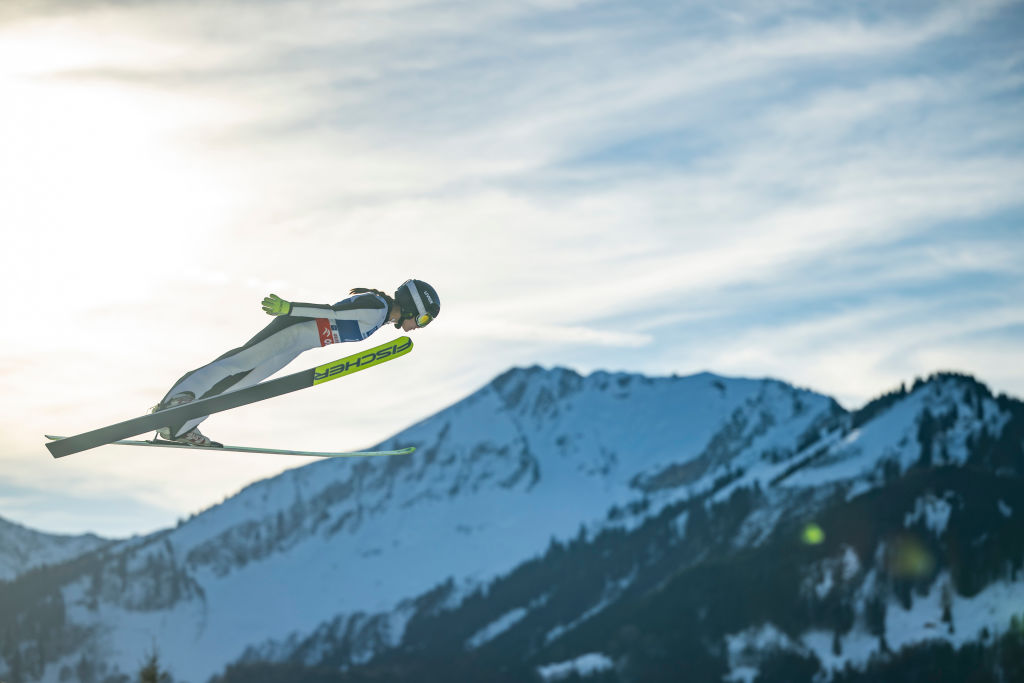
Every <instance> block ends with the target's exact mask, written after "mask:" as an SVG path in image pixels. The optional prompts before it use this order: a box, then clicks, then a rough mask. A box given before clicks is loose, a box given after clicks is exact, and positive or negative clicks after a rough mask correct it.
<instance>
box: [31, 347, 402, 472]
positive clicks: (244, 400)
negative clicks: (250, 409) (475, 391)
mask: <svg viewBox="0 0 1024 683" xmlns="http://www.w3.org/2000/svg"><path fill="white" fill-rule="evenodd" d="M410 351H412V340H411V339H409V337H399V338H398V339H395V340H394V341H390V342H388V343H386V344H381V345H380V346H375V347H373V348H372V349H367V350H366V351H361V352H359V353H355V354H352V355H351V356H346V357H344V358H339V359H338V360H336V361H332V362H330V363H326V364H324V365H318V366H317V367H315V368H310V369H308V370H303V371H301V372H296V373H294V374H291V375H286V376H284V377H280V378H278V379H272V380H268V381H266V382H260V383H259V384H256V385H254V386H251V387H246V388H245V389H239V390H237V391H229V392H226V393H223V394H220V395H218V396H211V397H210V398H201V399H197V400H195V401H192V402H191V403H185V404H184V405H180V406H175V407H174V408H168V409H167V410H162V411H160V412H158V413H151V414H149V415H143V416H142V417H136V418H133V419H131V420H125V421H124V422H118V423H117V424H112V425H108V426H106V427H100V428H99V429H94V430H92V431H88V432H82V433H81V434H76V435H75V436H69V437H67V438H64V439H59V440H56V441H51V442H49V443H48V444H46V448H47V449H48V450H49V451H50V454H51V455H52V456H53V457H55V458H62V457H64V456H65V455H71V454H72V453H78V452H80V451H85V450H89V449H90V448H96V447H97V446H103V445H105V444H108V443H113V442H114V441H120V440H122V439H128V438H130V437H133V436H138V435H139V434H143V433H145V432H155V431H157V430H158V429H161V428H163V427H170V426H172V425H174V424H182V423H184V422H185V421H187V420H191V419H192V418H195V417H203V416H206V415H212V414H213V413H219V412H223V411H225V410H231V409H232V408H238V407H239V406H244V405H248V404H250V403H256V402H257V401H262V400H264V399H268V398H273V397H274V396H281V395H282V394H287V393H289V392H292V391H298V390H299V389H306V388H307V387H312V386H316V385H317V384H323V383H324V382H329V381H331V380H332V379H337V378H339V377H344V376H346V375H351V374H352V373H355V372H359V371H360V370H365V369H366V368H370V367H373V366H375V365H380V364H381V363H385V362H387V361H389V360H392V359H393V358H398V357H399V356H404V355H405V354H407V353H409V352H410Z"/></svg>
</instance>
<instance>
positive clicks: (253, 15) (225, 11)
mask: <svg viewBox="0 0 1024 683" xmlns="http://www.w3.org/2000/svg"><path fill="white" fill-rule="evenodd" d="M1021 35H1024V3H1022V2H1019V1H1018V2H1010V1H1008V0H941V1H938V2H935V1H933V2H919V1H916V0H910V1H904V2H866V1H854V2H844V3H821V2H815V1H813V0H807V1H804V0H756V1H755V0H732V1H728V0H727V1H725V2H720V3H706V2H687V1H682V2H653V1H652V2H645V3H635V2H627V1H626V0H613V1H588V0H493V1H488V2H477V1H469V0H466V1H463V0H345V1H340V2H334V1H317V0H279V1H276V0H273V1H272V0H267V1H264V2H234V1H229V0H210V1H208V2H137V3H127V2H100V1H96V0H82V1H74V2H71V1H58V0H50V1H47V0H36V1H18V0H15V1H13V2H5V3H3V4H2V5H0V103H2V106H0V226H2V229H3V235H4V242H3V249H2V250H0V286H2V290H0V291H2V292H3V294H4V299H3V300H4V309H5V311H4V312H5V322H4V324H3V326H2V328H0V343H2V349H3V353H2V355H0V516H2V517H4V518H7V519H9V520H12V521H16V522H19V523H22V524H25V525H27V526H30V527H32V528H37V529H41V530H44V531H49V532H53V533H84V532H93V533H97V534H100V535H103V536H107V537H116V538H121V537H127V536H130V535H133V534H143V533H149V532H151V531H155V530H158V529H161V528H166V527H169V526H173V525H174V524H175V523H176V522H177V521H178V520H179V519H183V518H186V517H188V516H189V515H191V514H194V513H196V512H199V511H201V510H202V509H204V508H206V507H209V506H210V505H213V504H216V503H219V502H220V501H222V500H224V499H225V498H227V497H230V496H231V495H233V494H234V493H236V492H237V491H238V490H240V489H241V488H242V487H244V486H246V485H247V484H249V483H252V482H254V481H257V480H260V479H263V478H266V477H268V476H273V475H274V474H276V473H279V472H281V471H282V470H284V469H285V468H289V467H296V466H302V465H304V464H307V463H308V460H306V459H303V458H292V459H288V458H281V457H275V456H261V455H257V456H253V455H248V454H227V453H225V454H211V453H207V452H201V453H180V452H178V451H170V452H164V450H163V449H132V448H126V447H123V446H105V447H102V448H99V449H95V450H92V451H87V452H83V453H79V454H75V455H73V456H68V457H66V458H62V459H59V460H54V459H52V458H51V457H50V455H49V453H48V451H46V449H45V448H44V445H43V444H44V438H43V434H47V433H60V434H76V433H79V432H83V431H87V430H89V429H93V428H96V427H99V426H103V425H106V424H110V423H113V422H119V421H121V420H124V419H128V418H131V417H135V416H138V415H141V414H143V413H144V412H146V410H147V409H148V408H149V407H150V406H152V405H153V404H154V403H156V402H157V401H158V400H159V399H160V398H161V396H162V395H163V394H164V392H165V391H166V390H167V389H168V388H170V386H171V384H172V383H173V382H174V381H175V380H176V379H177V378H178V377H179V376H181V375H182V374H184V373H185V372H186V371H188V370H191V369H193V368H196V367H198V366H200V365H203V364H204V363H206V362H208V361H210V360H213V359H214V358H216V357H217V356H219V355H221V354H222V353H224V352H225V351H227V350H229V349H232V348H235V347H237V346H240V345H241V344H243V343H244V342H245V341H246V340H248V339H249V338H250V337H252V336H253V335H255V334H256V333H257V332H258V331H259V330H261V329H262V328H263V326H264V325H266V324H267V323H268V322H269V321H270V319H269V318H268V317H267V316H266V315H265V314H264V313H263V312H262V311H261V310H260V301H261V300H262V298H263V297H264V296H265V295H266V294H268V293H270V292H274V293H276V294H278V295H280V296H282V297H283V298H285V299H287V300H293V301H309V302H319V303H334V302H335V301H338V300H340V299H342V298H344V297H345V296H347V295H348V290H349V289H351V288H352V287H360V286H361V287H375V288H380V289H384V290H388V291H393V290H394V289H395V288H396V287H397V286H398V285H399V284H400V283H402V282H403V281H404V280H405V279H407V278H409V277H416V278H420V279H423V280H426V281H428V282H430V283H431V284H432V285H434V286H435V287H436V288H437V290H438V292H439V294H440V297H441V301H442V309H441V314H440V316H439V317H438V319H437V321H436V322H435V323H434V324H433V325H431V326H430V327H429V328H427V329H424V330H417V331H415V332H413V333H412V334H413V339H414V341H415V344H416V347H415V350H414V352H413V353H412V354H411V355H409V356H408V357H404V358H402V359H398V360H396V361H395V362H392V363H388V364H385V365H383V366H380V367H379V368H374V369H372V370H370V371H367V372H364V373H360V374H358V375H353V376H351V377H348V378H345V379H344V380H341V381H337V382H331V383H329V384H325V385H323V386H321V387H317V388H315V389H311V390H308V391H302V392H297V393H295V394H290V395H288V396H284V397H281V398H277V399H273V400H271V401H265V402H263V403H261V404H257V405H253V406H248V407H245V408H240V409H237V410H234V411H231V412H229V413H221V414H218V415H216V416H213V417H211V418H210V419H209V420H207V421H206V422H205V423H204V425H203V428H202V429H203V432H204V433H205V434H207V435H209V436H211V437H212V438H214V439H216V440H219V441H222V442H225V443H231V444H238V445H256V446H268V447H277V448H292V449H311V450H333V449H341V450H351V449H361V448H366V447H369V446H372V445H374V444H376V443H378V442H380V441H382V440H384V439H386V438H387V437H389V436H391V435H392V434H394V433H396V432H398V431H400V430H401V429H404V428H405V427H407V426H409V425H411V424H414V423H415V422H417V421H419V420H422V419H424V418H426V417H429V416H430V415H432V414H434V413H435V412H437V411H438V410H441V409H443V408H445V407H447V406H449V405H451V404H452V403H454V402H456V401H458V400H460V399H461V398H463V397H465V396H466V395H468V394H470V393H472V392H473V391H475V390H477V389H479V388H481V387H482V386H484V385H486V384H487V382H489V381H490V380H491V379H492V378H493V377H494V376H496V375H498V374H500V373H501V372H503V371H505V370H507V369H508V368H509V367H513V366H529V365H534V364H538V365H541V366H544V367H554V366H564V367H569V368H572V369H574V370H577V371H578V372H580V373H583V374H586V373H589V372H593V371H596V370H607V371H616V372H618V371H622V372H637V373H644V374H648V375H652V376H663V375H671V374H679V375H686V374H691V373H696V372H701V371H711V372H716V373H719V374H723V375H729V376H745V377H774V378H778V379H781V380H784V381H787V382H790V383H793V384H796V385H798V386H801V387H807V388H810V389H813V390H815V391H819V392H822V393H824V394H828V395H830V396H833V397H835V398H836V399H837V400H838V401H839V402H840V403H841V404H843V405H844V406H845V407H847V408H851V409H852V408H856V407H859V406H860V405H863V404H864V403H865V402H867V401H868V400H870V399H871V398H873V397H875V396H877V395H879V394H882V393H884V392H886V391H888V390H891V389H892V388H894V387H897V386H899V384H900V383H901V382H908V383H909V382H912V381H913V379H914V378H915V377H917V376H925V375H928V374H930V373H932V372H935V371H939V370H955V371H960V372H967V373H970V374H973V375H975V376H976V377H977V378H978V379H980V380H981V381H983V382H985V383H986V384H988V385H989V386H990V387H991V388H992V389H993V390H994V391H996V392H1005V393H1008V394H1010V395H1013V396H1016V397H1018V398H1021V397H1024V353H1022V349H1024V239H1022V236H1024V155H1022V153H1021V151H1022V146H1024V123H1022V122H1021V121H1022V118H1024V117H1020V116H1019V114H1020V112H1021V111H1024V106H1022V105H1024V41H1022V40H1021V37H1020V36H1021ZM395 334H397V333H396V332H395V331H394V330H393V329H391V328H390V327H388V328H384V329H382V330H381V331H378V332H377V333H376V334H375V335H374V336H372V337H370V338H369V339H367V340H366V341H365V342H362V343H357V344H349V345H346V346H345V347H336V348H333V349H332V348H330V347H327V348H324V349H317V350H314V351H309V352H307V353H305V354H303V355H302V356H300V357H299V358H298V359H297V360H296V361H294V362H293V363H292V364H291V365H289V366H288V368H286V369H285V370H283V371H282V373H281V374H286V373H289V372H295V371H298V370H302V369H305V368H308V367H312V366H314V365H317V364H320V363H324V362H327V361H330V360H333V359H334V358H337V357H340V356H341V355H347V353H352V352H355V351H357V350H359V349H360V348H367V347H369V346H373V345H376V344H379V343H383V342H384V341H386V340H387V339H388V338H390V337H391V336H393V335H395ZM342 352H344V353H342Z"/></svg>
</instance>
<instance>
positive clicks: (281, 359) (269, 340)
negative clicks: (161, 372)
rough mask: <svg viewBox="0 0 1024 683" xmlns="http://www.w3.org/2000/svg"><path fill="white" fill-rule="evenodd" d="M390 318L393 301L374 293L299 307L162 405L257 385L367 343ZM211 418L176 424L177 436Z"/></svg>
mask: <svg viewBox="0 0 1024 683" xmlns="http://www.w3.org/2000/svg"><path fill="white" fill-rule="evenodd" d="M388 313H389V305H388V301H387V300H385V299H384V298H383V297H381V296H378V295H376V294H370V293H366V294H357V295H355V296H352V297H349V298H347V299H344V300H342V301H339V302H338V303H336V304H334V305H333V306H330V305H326V304H306V303H296V302H293V303H292V307H291V311H290V312H289V313H288V314H287V315H282V316H279V317H277V318H274V320H273V321H272V322H271V323H270V324H269V325H267V326H266V327H265V328H263V330H262V331H261V332H260V333H259V334H257V335H256V336H255V337H253V338H252V339H250V340H249V341H248V342H246V343H245V345H244V346H241V347H239V348H237V349H233V350H231V351H228V352H227V353H225V354H224V355H223V356H221V357H220V358H218V359H216V360H215V361H213V362H211V363H208V364H206V365H204V366H202V367H201V368H196V369H195V370H192V371H191V372H189V373H187V374H185V376H183V377H182V378H181V379H179V380H178V381H177V382H175V383H174V386H172V387H171V389H170V391H168V392H167V394H166V395H165V396H164V398H163V399H162V400H161V402H160V403H161V404H164V403H166V402H167V401H168V400H169V399H170V398H171V397H172V396H175V395H177V394H180V393H182V392H191V393H192V394H194V395H195V398H197V399H200V398H209V397H210V396H216V395H218V394H222V393H224V392H225V391H228V390H235V389H244V388H245V387H249V386H252V385H254V384H257V383H258V382H262V381H263V380H265V379H266V378H268V377H270V376H271V375H272V374H274V373H275V372H277V371H278V370H280V369H281V368H283V367H284V366H286V365H288V363H290V362H291V361H293V360H294V359H295V358H296V357H297V356H298V355H299V354H301V353H302V352H303V351H308V350H310V349H315V348H317V347H318V346H327V345H329V344H337V343H340V342H349V341H362V340H363V339H366V338H367V337H369V336H370V335H371V334H373V333H374V332H376V331H377V330H378V329H380V328H381V326H383V325H384V323H385V322H387V317H388ZM205 419H206V417H197V418H194V419H191V420H189V421H187V422H185V423H184V424H181V425H171V432H172V434H173V435H174V437H178V436H180V435H182V434H184V433H185V432H188V431H189V430H191V429H194V428H195V427H196V426H197V425H198V424H199V423H200V422H202V421H203V420H205Z"/></svg>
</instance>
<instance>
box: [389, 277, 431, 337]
mask: <svg viewBox="0 0 1024 683" xmlns="http://www.w3.org/2000/svg"><path fill="white" fill-rule="evenodd" d="M395 301H397V302H398V305H399V306H401V307H402V319H403V320H404V319H406V318H415V319H416V325H417V326H418V327H425V326H426V325H429V324H430V321H431V320H433V319H434V318H436V317H437V314H438V313H439V312H440V311H441V299H440V298H439V297H438V296H437V290H436V289H434V288H433V287H431V286H430V285H428V284H427V283H426V282H424V281H423V280H406V281H405V282H403V283H402V286H401V287H399V288H398V289H397V290H396V291H395ZM401 322H402V321H401V320H400V321H399V324H398V325H396V326H395V327H401Z"/></svg>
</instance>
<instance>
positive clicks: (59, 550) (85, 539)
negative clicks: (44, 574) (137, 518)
mask: <svg viewBox="0 0 1024 683" xmlns="http://www.w3.org/2000/svg"><path fill="white" fill-rule="evenodd" d="M106 543H109V541H108V540H106V539H103V538H100V537H99V536H96V535H94V534H82V535H78V536H68V535H59V534H47V533H43V532H41V531H34V530H32V529H28V528H26V527H23V526H21V525H20V524H15V523H14V522H9V521H7V520H5V519H3V518H2V517H0V581H10V580H11V579H14V578H15V577H17V576H19V575H21V574H24V573H25V572H27V571H29V570H30V569H36V568H39V567H43V566H47V565H55V564H62V563H64V562H67V561H68V560H71V559H73V558H75V557H78V556H79V555H83V554H85V553H87V552H90V551H93V550H96V549H97V548H99V547H101V546H103V545H104V544H106Z"/></svg>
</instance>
